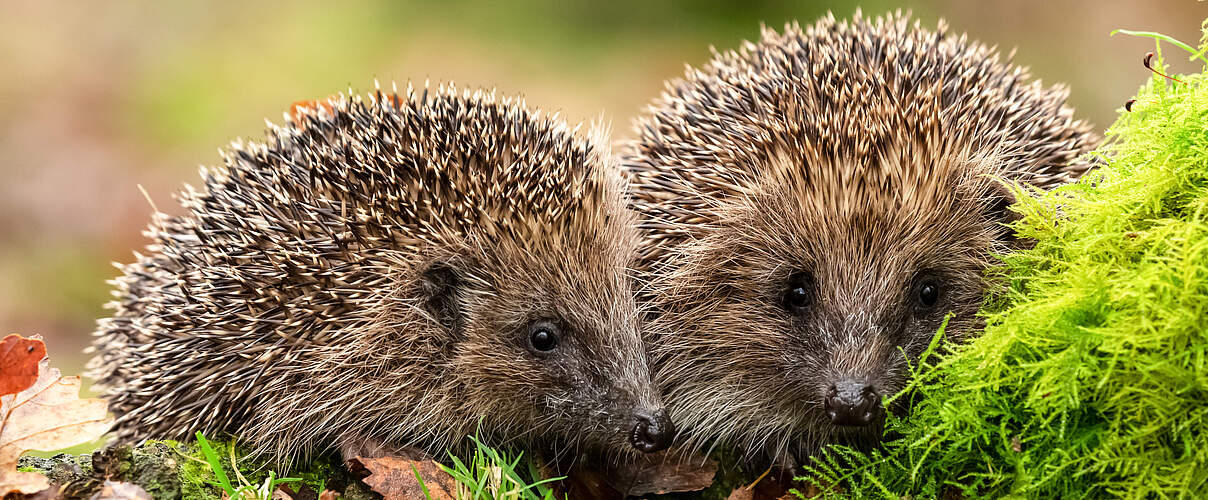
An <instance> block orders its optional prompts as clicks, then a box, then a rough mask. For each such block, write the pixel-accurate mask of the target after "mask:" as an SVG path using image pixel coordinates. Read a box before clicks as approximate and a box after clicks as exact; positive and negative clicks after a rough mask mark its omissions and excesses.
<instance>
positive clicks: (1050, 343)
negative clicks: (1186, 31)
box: [809, 22, 1208, 498]
mask: <svg viewBox="0 0 1208 500" xmlns="http://www.w3.org/2000/svg"><path fill="white" fill-rule="evenodd" d="M1204 28H1205V38H1204V40H1203V42H1202V46H1203V47H1204V48H1206V49H1208V22H1206V23H1205V26H1204ZM1201 53H1203V52H1201ZM1159 66H1160V63H1159ZM1206 71H1208V68H1206ZM1178 78H1179V79H1180V80H1182V81H1183V82H1186V84H1185V85H1184V84H1180V83H1174V82H1170V81H1167V80H1165V79H1164V78H1161V77H1154V78H1153V79H1152V80H1151V81H1149V82H1148V83H1147V84H1146V85H1145V86H1144V87H1142V88H1141V90H1140V92H1139V93H1138V94H1137V96H1136V102H1135V103H1134V104H1133V105H1132V111H1131V112H1127V111H1121V114H1120V117H1119V119H1118V121H1117V122H1116V123H1115V124H1114V125H1113V126H1112V127H1111V128H1110V129H1109V130H1108V133H1107V135H1108V137H1109V140H1108V141H1107V142H1106V143H1105V145H1104V146H1102V148H1101V151H1100V154H1101V155H1102V157H1103V159H1104V160H1105V162H1106V164H1105V165H1104V166H1103V167H1102V168H1101V169H1098V170H1097V171H1095V172H1093V173H1091V174H1089V175H1087V176H1086V177H1085V178H1083V179H1082V180H1081V181H1079V182H1078V183H1076V184H1073V185H1070V186H1067V187H1064V188H1061V189H1058V190H1056V191H1054V192H1051V193H1044V194H1040V193H1032V194H1030V195H1026V196H1021V200H1020V203H1019V204H1018V205H1017V206H1016V209H1017V210H1018V211H1019V212H1020V213H1021V214H1022V215H1023V219H1022V220H1021V221H1020V222H1019V223H1018V224H1017V225H1016V230H1017V231H1018V233H1019V234H1020V235H1022V236H1024V237H1027V238H1031V239H1033V240H1035V241H1036V245H1035V247H1034V248H1032V249H1029V250H1025V251H1020V252H1017V253H1012V254H1010V255H1005V256H1003V257H1002V259H1001V266H999V267H998V268H996V269H995V270H993V272H992V276H993V277H994V279H995V280H997V281H998V282H1000V283H1001V284H1002V285H1003V286H1002V291H1001V293H998V294H997V295H995V297H993V298H992V299H991V300H990V301H988V303H987V305H986V306H985V307H984V308H983V314H984V315H985V317H986V321H987V327H986V331H985V333H984V335H983V336H981V337H979V338H978V339H975V340H973V341H971V342H969V343H967V344H965V345H962V346H956V347H954V348H953V350H952V351H950V353H949V354H947V355H943V356H941V357H940V358H939V359H938V361H935V362H931V363H928V364H927V365H926V366H925V367H924V368H923V369H922V370H920V371H919V372H918V374H917V376H916V379H915V382H914V385H913V387H912V392H909V393H908V394H909V395H910V396H911V397H916V398H917V399H916V400H915V401H914V407H913V411H912V413H911V415H910V416H909V418H908V419H905V420H896V421H894V422H892V423H891V425H890V426H889V427H890V428H891V430H892V431H896V432H898V433H900V434H901V435H902V436H903V437H902V438H901V439H898V440H895V441H892V442H889V443H887V444H886V446H885V447H884V449H882V450H880V451H876V452H873V453H870V454H861V453H856V452H854V451H852V450H847V449H842V448H833V449H831V450H830V451H829V458H828V460H827V461H824V462H823V463H822V464H821V465H819V466H815V467H813V468H811V469H810V471H809V472H810V476H811V477H812V478H813V479H812V480H814V481H819V482H830V483H831V484H842V485H843V486H844V488H843V490H842V495H844V496H851V497H861V498H869V497H892V498H901V497H902V496H903V495H909V496H911V497H916V498H922V497H931V498H934V497H940V496H948V495H951V494H958V495H960V496H961V497H968V498H982V497H1003V496H1011V497H1022V498H1088V497H1089V498H1099V497H1107V496H1120V497H1128V498H1202V497H1206V496H1208V405H1205V401H1208V75H1206V74H1198V75H1184V76H1180V77H1178ZM840 463H845V464H847V466H845V467H840V466H838V465H839V464H840ZM832 494H833V495H836V496H838V495H840V493H832Z"/></svg>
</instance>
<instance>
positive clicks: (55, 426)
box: [0, 358, 111, 495]
mask: <svg viewBox="0 0 1208 500" xmlns="http://www.w3.org/2000/svg"><path fill="white" fill-rule="evenodd" d="M79 395H80V377H64V376H63V375H62V374H61V373H60V372H59V370H56V369H54V368H51V367H50V364H49V362H48V361H47V360H46V359H45V358H43V359H42V360H41V362H40V363H39V364H38V378H37V380H36V381H35V382H34V384H33V385H32V386H30V387H29V388H27V389H25V390H23V391H21V392H19V393H17V394H9V395H7V396H2V397H0V495H7V494H9V493H11V492H14V491H17V492H21V493H26V494H29V493H35V492H38V491H41V490H44V489H46V488H47V487H48V486H49V482H48V481H47V479H46V477H45V476H43V475H41V474H37V473H33V472H20V471H18V470H17V458H19V457H20V456H21V454H22V453H24V452H26V451H28V450H40V451H54V450H58V449H61V448H66V447H68V446H75V445H77V444H81V443H86V442H88V441H92V440H93V439H96V438H98V437H100V436H101V434H103V433H104V432H105V431H106V430H108V429H109V425H110V423H111V420H110V418H109V416H108V405H107V404H106V403H105V400H103V399H80V397H79Z"/></svg>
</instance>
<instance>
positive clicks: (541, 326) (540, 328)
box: [529, 321, 558, 352]
mask: <svg viewBox="0 0 1208 500" xmlns="http://www.w3.org/2000/svg"><path fill="white" fill-rule="evenodd" d="M529 345H530V346H532V347H533V349H534V350H536V351H540V352H549V351H552V350H554V348H555V347H558V327H556V326H554V325H553V324H552V323H549V322H546V321H541V322H538V323H536V324H534V325H533V327H532V328H531V329H530V330H529Z"/></svg>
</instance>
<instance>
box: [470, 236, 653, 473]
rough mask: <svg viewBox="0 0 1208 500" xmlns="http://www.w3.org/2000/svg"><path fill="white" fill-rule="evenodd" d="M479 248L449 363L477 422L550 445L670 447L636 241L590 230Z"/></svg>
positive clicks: (611, 449)
mask: <svg viewBox="0 0 1208 500" xmlns="http://www.w3.org/2000/svg"><path fill="white" fill-rule="evenodd" d="M604 232H605V233H607V231H604ZM626 234H628V233H626ZM626 239H627V240H628V239H629V238H626ZM482 248H483V249H482V251H480V252H477V253H478V255H477V257H476V258H475V259H474V261H475V262H474V264H470V265H465V266H464V267H462V270H463V271H464V272H465V274H466V276H467V278H465V279H459V280H457V281H459V282H461V283H463V286H462V287H461V288H460V289H458V290H457V291H456V292H455V295H456V296H455V297H454V298H453V300H454V301H455V302H456V304H457V305H455V306H454V307H455V308H456V312H454V313H453V316H454V317H455V318H456V319H454V320H453V321H452V322H450V324H452V325H454V328H455V330H456V332H457V338H458V339H459V340H458V345H457V346H456V347H455V348H454V354H453V358H452V361H451V363H452V365H453V368H452V369H453V370H455V371H456V374H457V377H458V378H460V379H461V380H463V382H461V383H462V384H464V385H465V388H466V396H465V397H466V398H467V402H466V405H467V406H468V407H470V408H474V409H476V410H479V409H484V410H485V411H482V410H479V412H478V416H482V417H483V418H484V420H483V425H484V427H486V428H488V429H490V430H492V431H493V432H495V433H497V434H498V435H500V436H506V437H507V438H516V437H518V436H519V437H522V439H524V440H527V441H531V442H536V443H540V444H541V445H543V446H546V447H551V448H554V449H555V450H561V449H563V448H568V449H571V448H576V447H583V448H585V449H588V450H594V451H600V452H604V453H606V454H629V453H635V452H639V451H640V452H647V453H648V452H654V451H659V450H662V449H664V448H666V447H667V446H668V445H669V444H670V442H671V437H672V435H673V433H674V428H673V427H672V426H671V424H670V421H669V420H668V417H667V414H666V412H665V411H664V410H663V406H662V401H661V398H660V397H659V395H658V393H657V390H656V388H655V386H654V384H653V382H652V381H651V377H650V371H649V368H648V365H647V354H646V347H645V345H644V344H643V342H642V339H641V337H640V334H639V330H638V321H637V308H636V304H635V301H634V297H633V292H632V286H631V279H630V278H629V277H628V276H627V270H628V269H629V268H630V267H631V266H630V265H629V264H628V260H629V259H630V258H631V257H630V256H631V255H632V251H631V250H630V251H624V249H625V248H627V246H626V245H622V244H620V243H617V242H615V241H607V240H606V239H604V238H600V237H596V236H591V237H586V238H584V241H582V242H580V243H579V244H573V245H563V244H559V245H549V246H544V245H541V244H540V243H539V242H537V243H534V242H531V241H529V242H506V241H505V242H494V243H487V244H484V245H483V246H482ZM628 248H632V247H631V246H629V247H628ZM469 276H473V277H469ZM500 395H506V396H505V397H501V396H500Z"/></svg>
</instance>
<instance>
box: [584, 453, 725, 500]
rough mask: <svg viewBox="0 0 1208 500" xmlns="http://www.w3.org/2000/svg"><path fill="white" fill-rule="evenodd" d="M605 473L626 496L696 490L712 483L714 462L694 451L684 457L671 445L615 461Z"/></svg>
mask: <svg viewBox="0 0 1208 500" xmlns="http://www.w3.org/2000/svg"><path fill="white" fill-rule="evenodd" d="M605 474H606V477H607V479H608V482H609V483H611V484H612V486H613V487H614V488H616V489H617V491H619V492H621V493H624V494H626V495H629V496H640V495H647V494H651V493H654V494H660V495H661V494H664V493H677V492H684V491H697V490H703V489H705V488H708V487H709V486H710V485H712V484H713V476H715V475H716V474H717V461H715V460H713V459H711V458H706V457H704V456H701V455H697V454H693V455H690V456H684V455H683V454H682V452H680V451H677V450H675V449H674V448H672V449H670V450H667V451H662V452H658V453H653V454H649V455H642V456H640V457H637V459H636V460H634V461H631V462H627V463H623V464H616V465H614V466H613V467H612V469H611V470H608V471H606V472H605Z"/></svg>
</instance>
